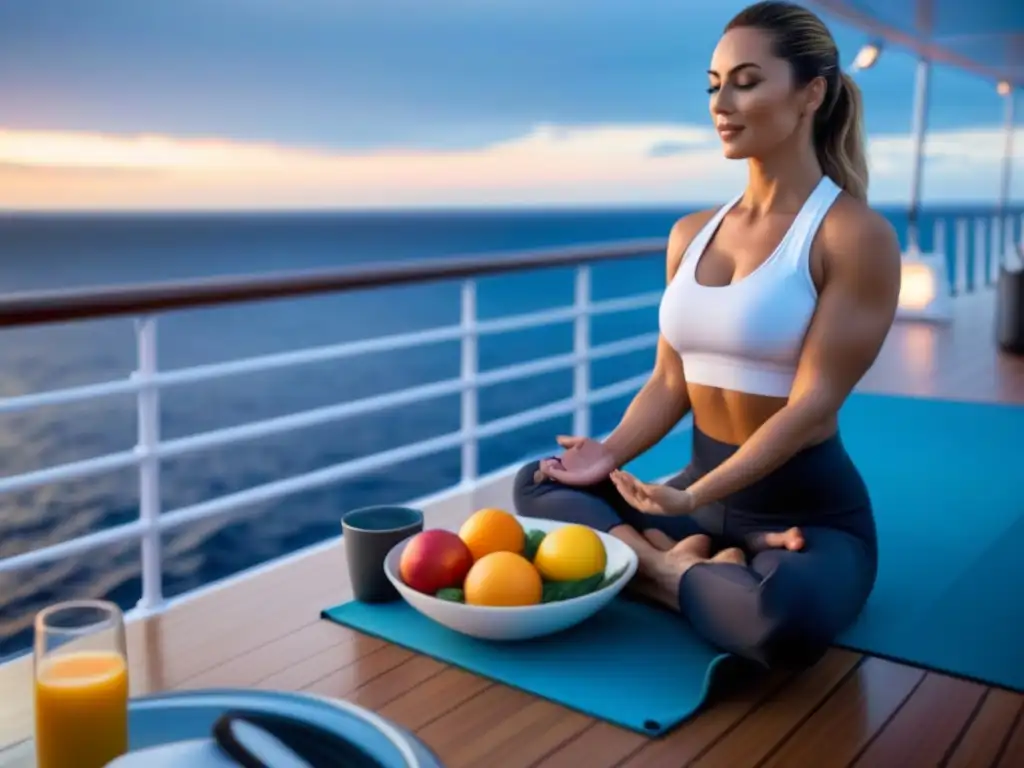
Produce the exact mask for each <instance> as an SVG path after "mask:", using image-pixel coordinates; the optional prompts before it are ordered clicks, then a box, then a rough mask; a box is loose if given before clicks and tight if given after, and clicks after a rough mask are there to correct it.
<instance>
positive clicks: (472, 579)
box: [462, 552, 544, 608]
mask: <svg viewBox="0 0 1024 768" xmlns="http://www.w3.org/2000/svg"><path fill="white" fill-rule="evenodd" d="M462 590H463V592H464V593H465V595H466V605H491V606H502V607H506V608H507V607H510V606H515V605H537V603H539V602H540V600H541V595H542V594H543V591H544V585H543V584H542V583H541V578H540V573H539V572H538V571H537V569H536V568H534V567H533V563H531V562H530V561H529V560H527V559H526V558H525V557H523V556H522V555H517V554H516V553H514V552H491V553H490V554H489V555H484V556H483V557H481V558H480V559H479V560H477V561H476V562H475V563H473V567H472V568H470V569H469V573H468V574H466V581H465V583H464V584H463V585H462Z"/></svg>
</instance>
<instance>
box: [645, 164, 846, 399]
mask: <svg viewBox="0 0 1024 768" xmlns="http://www.w3.org/2000/svg"><path fill="white" fill-rule="evenodd" d="M840 192H841V190H840V188H839V187H838V186H837V185H836V183H835V182H834V181H832V180H831V179H830V178H829V177H828V176H823V177H822V179H821V181H820V182H819V183H818V186H817V187H815V189H814V191H813V192H812V193H811V195H810V197H808V198H807V201H806V202H805V203H804V204H803V207H802V208H801V209H800V212H799V213H798V214H797V217H796V219H795V220H794V221H793V224H792V226H790V228H789V230H788V231H787V232H786V234H785V236H784V237H783V238H782V241H781V242H780V243H779V245H778V247H777V248H776V249H775V251H774V252H773V253H772V254H771V255H770V256H769V257H768V258H767V259H766V260H765V262H764V263H763V264H761V266H759V267H758V268H757V269H755V270H754V271H753V272H751V273H750V274H749V275H747V276H746V277H744V278H742V279H740V280H739V281H737V282H734V283H731V284H729V285H725V286H714V287H712V286H705V285H701V284H700V283H698V282H697V278H696V271H697V263H698V262H699V261H700V259H701V256H702V255H703V254H704V251H705V249H706V248H707V246H708V243H709V242H711V238H712V237H714V235H715V232H717V231H718V227H719V225H720V224H721V223H722V219H723V218H725V215H726V214H727V213H728V212H729V210H730V209H732V207H733V206H734V205H736V203H738V202H739V201H740V199H741V198H742V197H743V196H742V194H741V195H737V196H736V197H735V198H734V199H733V200H732V201H730V202H729V203H727V204H726V205H725V206H723V207H722V208H721V210H719V211H718V212H717V213H716V214H715V215H714V217H713V218H712V219H711V220H710V221H709V222H708V223H707V224H706V225H705V226H704V228H703V229H701V231H700V232H698V233H697V236H696V237H694V239H693V241H692V242H691V243H690V245H689V246H688V247H687V249H686V252H685V253H684V254H683V259H682V262H681V263H680V265H679V269H678V271H677V272H676V274H675V277H674V278H673V279H672V281H671V282H670V283H669V285H668V287H667V288H666V289H665V294H664V296H663V297H662V299H661V307H660V310H659V315H658V321H659V326H660V328H661V333H662V335H663V336H664V337H665V340H666V341H668V343H669V344H670V345H671V346H672V348H673V349H675V350H676V352H678V353H679V356H680V358H681V359H682V362H683V372H684V373H685V375H686V380H687V381H688V382H691V383H693V384H703V385H705V386H709V387H718V388H721V389H728V390H733V391H737V392H748V393H750V394H755V395H768V396H771V397H787V396H788V395H789V392H790V388H791V387H792V385H793V377H794V376H795V374H796V367H797V363H798V362H799V359H800V351H801V349H802V347H803V340H804V335H805V334H806V333H807V327H808V326H809V325H810V322H811V317H812V316H813V315H814V309H815V307H816V306H817V303H818V292H817V289H816V288H815V286H814V281H813V280H812V279H811V270H810V256H811V244H812V242H813V241H814V236H815V234H816V233H817V231H818V227H820V226H821V222H822V220H823V219H824V218H825V214H826V213H828V210H829V208H831V206H832V203H834V202H835V200H836V198H837V197H838V196H839V193H840Z"/></svg>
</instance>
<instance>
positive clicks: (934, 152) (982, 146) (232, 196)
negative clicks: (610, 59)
mask: <svg viewBox="0 0 1024 768" xmlns="http://www.w3.org/2000/svg"><path fill="white" fill-rule="evenodd" d="M1019 134H1020V136H1019V140H1018V142H1017V146H1018V147H1020V146H1024V130H1021V131H1019ZM911 151H912V144H911V140H910V137H909V136H908V135H900V134H883V135H875V136H874V137H873V138H872V139H871V141H870V158H871V165H872V173H873V179H872V197H873V199H874V200H875V201H877V202H898V201H902V200H904V199H906V196H907V190H908V189H909V183H910V156H911ZM1001 151H1002V136H1001V132H1000V131H998V130H997V129H991V128H971V129H964V130H955V131H939V132H934V133H932V134H931V135H930V136H929V139H928V143H927V156H928V163H929V164H928V166H927V171H926V192H927V197H928V199H931V200H956V201H966V200H979V201H981V200H991V199H993V197H994V196H995V194H996V191H997V188H998V168H999V162H1000V157H1001ZM744 173H745V168H744V165H743V164H742V163H736V162H729V161H727V160H725V159H723V158H722V156H721V151H720V148H719V147H718V145H717V141H716V139H715V136H714V134H713V133H712V132H711V131H710V130H709V129H708V128H706V127H704V126H698V125H686V124H675V125H674V124H651V125H642V124H640V125H629V124H624V125H615V124H612V125H592V126H562V125H549V124H545V125H538V126H536V127H535V128H534V129H533V130H531V131H529V132H527V133H525V134H524V135H522V136H520V137H517V138H515V139H512V140H507V141H499V142H494V143H492V144H489V145H487V146H482V147H478V148H474V149H465V150H447V151H428V150H411V149H410V150H401V149H398V150H396V149H385V150H373V151H365V152H341V151H317V150H309V149H301V148H294V147H287V146H282V145H278V144H272V143H247V142H240V141H233V140H228V139H218V138H211V139H187V138H176V137H173V136H166V135H139V136H119V135H111V134H99V133H83V132H70V131H19V130H0V205H2V206H3V207H5V208H8V209H96V208H102V209H105V208H112V209H126V210H132V209H135V210H138V209H187V208H199V209H211V208H224V209H237V208H257V209H266V208H319V207H391V206H414V207H415V206H427V207H431V206H448V205H454V206H462V205H516V204H527V205H542V204H582V205H586V204H623V203H625V204H629V203H636V204H641V203H660V202H674V203H678V204H681V205H686V204H697V203H705V202H715V201H718V200H721V199H723V198H725V197H727V196H729V195H731V194H733V193H734V191H735V190H736V189H737V188H738V187H739V186H740V185H742V183H743V179H744Z"/></svg>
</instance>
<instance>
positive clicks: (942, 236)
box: [932, 216, 956, 296]
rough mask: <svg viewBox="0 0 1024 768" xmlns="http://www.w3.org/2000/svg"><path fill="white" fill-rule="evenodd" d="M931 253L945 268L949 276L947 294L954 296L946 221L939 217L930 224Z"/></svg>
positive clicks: (954, 277)
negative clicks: (947, 249)
mask: <svg viewBox="0 0 1024 768" xmlns="http://www.w3.org/2000/svg"><path fill="white" fill-rule="evenodd" d="M932 253H933V254H935V257H936V258H937V259H938V260H939V263H940V264H942V265H943V266H944V267H945V268H946V274H947V275H948V276H949V293H950V295H952V296H956V285H955V283H956V276H955V272H954V271H953V270H951V269H950V259H949V254H948V253H947V252H946V220H945V219H944V218H942V217H941V216H940V217H939V218H937V219H936V220H935V223H934V224H932Z"/></svg>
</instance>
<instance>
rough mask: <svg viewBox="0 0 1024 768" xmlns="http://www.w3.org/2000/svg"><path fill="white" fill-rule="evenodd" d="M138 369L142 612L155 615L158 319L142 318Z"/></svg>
mask: <svg viewBox="0 0 1024 768" xmlns="http://www.w3.org/2000/svg"><path fill="white" fill-rule="evenodd" d="M135 335H136V344H137V346H138V368H137V370H136V371H135V376H136V377H137V378H138V379H139V380H140V381H141V382H142V384H143V388H142V389H140V390H139V393H138V396H137V408H138V419H139V423H138V445H137V447H136V450H137V451H138V452H139V454H140V456H141V461H140V462H139V518H140V519H141V520H142V523H143V525H144V526H145V532H144V533H143V534H142V597H141V599H140V600H139V608H141V609H142V610H143V611H153V610H156V609H157V608H159V607H160V605H161V604H162V603H163V600H164V598H163V563H162V559H163V558H162V556H163V553H162V546H161V537H160V528H159V524H160V458H159V457H158V456H157V455H156V451H157V448H159V447H160V390H159V389H157V388H156V387H154V386H152V385H150V386H145V385H146V384H149V383H150V382H151V381H152V379H153V377H154V376H155V375H156V373H157V338H156V318H155V317H154V316H152V315H146V316H144V317H140V318H139V319H138V320H137V321H136V323H135Z"/></svg>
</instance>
